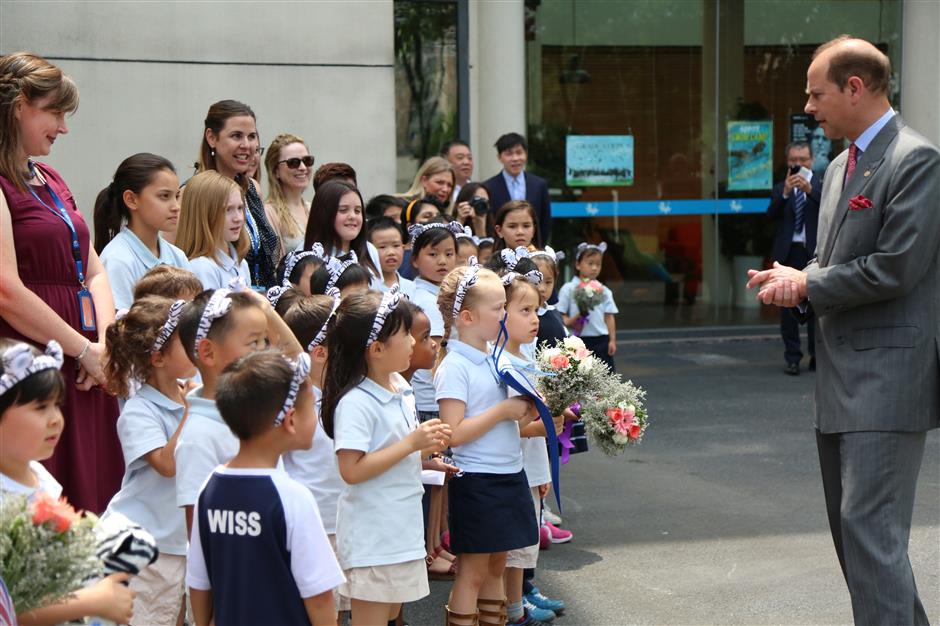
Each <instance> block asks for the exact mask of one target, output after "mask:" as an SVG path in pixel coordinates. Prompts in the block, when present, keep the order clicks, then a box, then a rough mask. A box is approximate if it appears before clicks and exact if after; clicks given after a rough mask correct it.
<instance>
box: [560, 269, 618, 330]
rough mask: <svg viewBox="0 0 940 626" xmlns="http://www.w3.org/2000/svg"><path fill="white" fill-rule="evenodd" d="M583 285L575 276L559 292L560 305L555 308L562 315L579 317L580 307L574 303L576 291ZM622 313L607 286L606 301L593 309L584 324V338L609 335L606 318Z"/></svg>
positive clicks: (605, 289)
mask: <svg viewBox="0 0 940 626" xmlns="http://www.w3.org/2000/svg"><path fill="white" fill-rule="evenodd" d="M580 283H581V279H580V278H578V277H577V276H575V277H574V278H572V279H571V280H569V281H568V282H566V283H565V284H564V285H562V286H561V289H559V290H558V304H556V305H555V308H556V309H558V310H559V311H560V312H561V314H562V315H567V316H568V317H571V316H572V315H578V314H579V313H580V312H579V311H578V305H577V304H575V301H574V289H575V287H577V286H578V285H579V284H580ZM619 312H620V311H619V310H618V309H617V305H616V304H615V303H614V294H613V293H612V292H611V291H610V289H608V288H607V287H606V286H605V287H604V301H603V302H601V303H600V304H598V305H597V306H596V307H594V308H593V309H591V312H590V313H588V317H587V322H585V324H584V330H582V331H581V336H582V337H601V336H603V335H607V334H609V333H608V331H607V324H606V323H605V322H604V316H605V315H606V314H608V313H611V314H614V315H616V314H617V313H619Z"/></svg>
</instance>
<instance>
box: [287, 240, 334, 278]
mask: <svg viewBox="0 0 940 626" xmlns="http://www.w3.org/2000/svg"><path fill="white" fill-rule="evenodd" d="M308 256H309V257H314V258H317V259H320V260H321V261H322V260H325V259H326V252H324V250H323V244H322V243H320V242H319V241H318V242H316V243H315V244H313V245H312V246H310V249H309V250H301V251H299V252H288V253H287V262H286V263H285V264H284V280H283V281H281V284H282V285H283V286H284V287H290V286H291V282H290V275H291V272H293V271H294V268H295V267H297V264H298V263H300V261H301V260H302V259H305V258H307V257H308Z"/></svg>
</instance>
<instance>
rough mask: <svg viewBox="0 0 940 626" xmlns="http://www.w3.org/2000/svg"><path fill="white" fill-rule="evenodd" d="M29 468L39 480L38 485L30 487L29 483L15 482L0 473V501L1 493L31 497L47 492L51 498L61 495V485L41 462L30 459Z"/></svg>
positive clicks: (0, 499) (1, 498)
mask: <svg viewBox="0 0 940 626" xmlns="http://www.w3.org/2000/svg"><path fill="white" fill-rule="evenodd" d="M29 469H31V470H33V474H35V475H36V478H37V479H38V480H39V486H38V487H30V486H29V485H24V484H23V483H19V482H16V481H15V480H13V479H12V478H10V477H9V476H7V475H6V474H0V502H2V501H3V495H2V494H5V493H12V494H16V495H20V496H27V497H28V498H32V497H33V495H35V494H37V493H40V492H42V493H45V494H48V495H50V496H52V497H53V498H58V497H59V496H61V495H62V485H60V484H59V481H57V480H56V479H55V477H54V476H53V475H52V474H50V473H49V470H47V469H46V468H45V467H44V466H43V464H42V463H40V462H39V461H30V462H29Z"/></svg>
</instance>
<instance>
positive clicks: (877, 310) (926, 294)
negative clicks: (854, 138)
mask: <svg viewBox="0 0 940 626" xmlns="http://www.w3.org/2000/svg"><path fill="white" fill-rule="evenodd" d="M847 160H848V151H845V152H843V153H842V154H840V155H839V156H838V157H837V158H836V159H835V160H834V161H833V162H832V163H831V164H830V165H829V168H828V169H827V170H826V178H825V184H824V185H823V191H822V202H821V204H820V210H819V240H818V244H817V245H818V248H817V251H816V255H817V257H816V259H814V260H812V261H811V262H810V264H809V265H808V266H807V267H806V272H807V274H808V277H807V292H808V300H809V303H810V306H811V307H812V309H813V312H814V313H815V314H816V318H817V324H818V326H817V331H816V338H817V339H816V341H817V346H816V360H817V372H816V394H815V406H816V427H817V428H818V429H819V430H820V431H821V432H823V433H840V432H852V431H866V430H874V431H907V432H916V431H924V430H929V429H931V428H937V427H938V426H940V255H938V246H940V152H938V150H937V148H936V147H935V146H933V145H931V144H930V142H928V141H927V140H926V139H924V138H923V137H922V136H920V135H919V134H917V133H916V132H915V131H914V130H912V129H910V128H909V127H908V126H907V125H906V124H905V123H904V121H903V120H902V119H901V118H900V116H898V115H895V116H894V117H893V118H891V120H890V121H889V122H888V124H887V125H886V126H885V127H884V128H882V129H881V131H880V132H879V133H878V134H877V135H876V136H875V138H874V140H873V141H872V142H871V144H870V145H869V146H868V150H866V151H865V152H863V153H862V156H861V157H859V159H858V162H857V164H856V168H855V171H854V173H853V175H852V178H851V179H850V180H849V183H848V184H847V185H846V186H845V189H843V188H842V184H843V180H844V177H845V166H846V161H847ZM854 196H864V197H865V198H867V199H869V200H870V201H871V202H872V205H873V206H872V207H871V208H867V209H861V210H849V208H848V207H849V199H850V198H852V197H854Z"/></svg>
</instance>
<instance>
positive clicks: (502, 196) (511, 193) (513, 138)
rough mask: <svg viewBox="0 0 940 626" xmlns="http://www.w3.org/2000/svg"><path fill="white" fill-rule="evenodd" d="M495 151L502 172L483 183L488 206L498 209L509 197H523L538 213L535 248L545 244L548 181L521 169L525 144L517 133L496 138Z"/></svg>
mask: <svg viewBox="0 0 940 626" xmlns="http://www.w3.org/2000/svg"><path fill="white" fill-rule="evenodd" d="M496 153H497V154H498V155H499V156H498V158H499V162H500V163H502V164H503V169H502V171H501V172H500V173H499V174H497V175H496V176H493V177H492V178H489V179H487V180H486V181H484V182H483V186H484V187H486V191H487V192H488V193H489V194H490V206H492V207H493V210H494V211H498V210H499V207H501V206H503V205H504V204H506V203H507V202H509V201H510V200H525V201H527V202H528V203H529V204H531V205H532V206H533V207H535V214H536V216H538V231H539V232H538V241H536V242H535V244H536V245H537V246H539V247H542V246H544V245H545V244H547V243H548V236H549V235H550V234H551V231H552V202H551V200H549V198H548V183H546V182H545V179H544V178H539V177H538V176H536V175H535V174H529V173H528V172H526V171H525V164H526V161H527V160H528V158H529V146H528V144H526V141H525V137H523V136H522V135H520V134H519V133H507V134H505V135H503V136H502V137H500V138H499V139H497V140H496Z"/></svg>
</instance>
